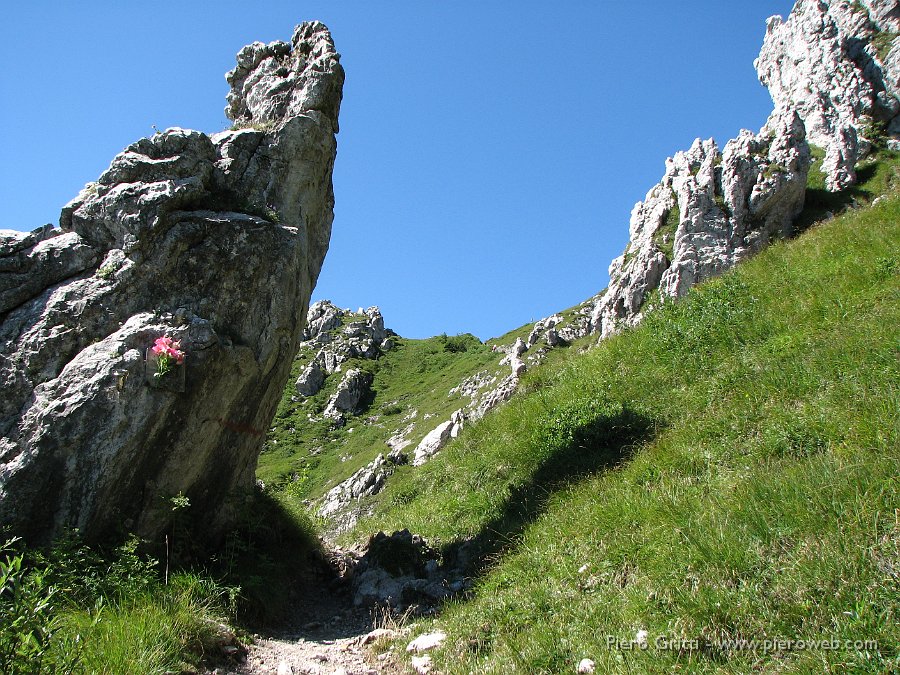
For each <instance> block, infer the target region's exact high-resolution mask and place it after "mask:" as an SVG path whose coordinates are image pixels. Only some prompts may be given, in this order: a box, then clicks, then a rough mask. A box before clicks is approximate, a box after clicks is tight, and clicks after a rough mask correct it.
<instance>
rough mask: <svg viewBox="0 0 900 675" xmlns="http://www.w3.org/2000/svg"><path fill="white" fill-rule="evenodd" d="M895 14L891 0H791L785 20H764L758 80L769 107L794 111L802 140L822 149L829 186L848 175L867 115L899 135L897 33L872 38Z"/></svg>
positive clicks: (892, 26) (894, 21) (862, 146)
mask: <svg viewBox="0 0 900 675" xmlns="http://www.w3.org/2000/svg"><path fill="white" fill-rule="evenodd" d="M898 15H900V10H898V5H897V3H896V1H894V0H891V1H887V0H866V1H865V2H863V3H862V4H860V3H850V2H843V1H836V0H798V2H797V3H796V5H795V6H794V9H793V10H792V11H791V13H790V16H788V18H787V20H786V21H784V20H782V18H781V17H780V16H773V17H771V18H770V19H769V20H768V22H767V24H766V37H765V40H764V43H763V47H762V50H761V51H760V53H759V58H757V60H756V62H755V65H756V70H757V73H758V74H759V79H760V82H762V83H763V84H764V85H765V86H766V87H768V89H769V93H770V94H771V96H772V100H773V101H774V102H775V107H776V109H778V110H783V109H791V110H794V111H796V113H797V114H798V115H799V116H800V118H801V119H802V120H803V122H804V124H805V125H806V134H807V138H808V139H809V142H810V143H812V144H814V145H818V146H820V147H822V148H824V149H825V159H824V161H823V165H822V168H823V171H825V173H826V174H827V177H828V178H827V184H828V187H829V189H831V190H840V189H843V188H845V187H847V186H848V185H852V184H853V183H854V182H856V174H855V170H854V166H855V164H856V162H857V160H858V159H860V157H862V156H864V155H865V154H866V153H867V152H868V150H869V147H870V141H872V140H875V139H874V138H870V137H869V138H867V136H869V135H871V131H870V130H871V129H874V128H875V127H874V125H873V122H877V123H878V124H879V125H880V126H881V127H882V128H884V129H886V130H887V132H888V133H889V134H891V135H892V136H893V137H894V138H898V137H900V128H898V127H900V119H898V113H900V100H898V99H900V68H898V65H900V48H898V44H900V41H898V40H897V39H896V37H895V39H894V40H893V43H892V46H891V49H890V50H889V51H888V53H887V54H884V53H879V50H878V48H877V41H876V40H875V39H874V38H875V37H876V36H878V35H879V34H880V33H881V34H882V35H881V39H883V37H884V35H883V33H884V32H887V33H888V35H890V34H892V33H896V31H897V27H898Z"/></svg>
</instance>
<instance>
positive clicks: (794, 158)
mask: <svg viewBox="0 0 900 675" xmlns="http://www.w3.org/2000/svg"><path fill="white" fill-rule="evenodd" d="M809 162H810V154H809V148H808V146H807V145H806V141H805V137H804V132H803V123H802V122H801V121H800V119H799V117H798V116H797V115H796V114H794V113H792V112H790V111H782V112H779V113H775V114H773V115H772V117H771V118H770V119H769V121H768V123H767V124H766V126H765V127H764V128H763V129H762V131H761V132H760V133H759V134H756V135H754V134H752V133H750V132H749V131H742V132H741V134H740V135H739V136H738V137H737V138H735V139H732V140H730V141H728V143H726V145H725V149H724V150H723V151H722V152H719V149H718V147H717V146H716V143H715V141H713V140H712V139H710V140H707V141H700V140H699V139H697V141H695V142H694V144H693V145H692V146H691V148H690V150H688V151H687V152H679V153H677V154H676V155H675V157H673V158H672V159H669V160H667V161H666V172H665V175H664V176H663V178H662V180H661V181H660V182H659V183H658V184H657V185H655V186H654V187H653V188H652V189H651V190H650V191H649V192H648V193H647V196H646V198H645V199H644V201H643V202H639V203H638V204H637V205H635V207H634V210H633V211H632V212H631V223H630V226H629V228H630V234H631V238H630V242H629V244H628V248H627V249H626V250H625V253H624V254H623V255H621V256H619V257H618V258H616V259H615V260H613V262H612V264H611V265H610V268H609V275H610V284H609V288H608V289H607V291H606V293H605V294H604V295H603V297H602V299H601V300H600V301H599V302H598V303H597V306H596V307H595V309H594V316H593V322H594V329H595V330H596V331H597V332H599V333H600V335H601V336H602V337H606V336H607V335H610V334H611V333H613V332H615V331H616V330H617V329H618V327H620V326H624V325H631V324H634V323H636V322H637V321H638V320H640V316H641V310H642V308H643V307H644V304H645V302H647V300H648V299H649V298H650V296H651V293H653V292H654V291H657V290H658V291H659V294H660V296H661V297H671V298H678V297H681V296H683V295H684V294H685V293H687V291H688V289H690V288H691V287H692V286H693V285H694V284H697V283H699V282H701V281H704V280H706V279H709V278H710V277H713V276H715V275H717V274H720V273H721V272H723V271H725V270H727V269H729V268H731V267H733V266H734V265H735V264H737V263H738V262H740V261H741V260H744V259H745V258H747V257H749V256H751V255H753V254H754V253H756V252H758V251H759V250H761V249H762V248H763V247H765V246H766V245H767V244H768V243H769V242H770V241H771V240H772V239H773V238H775V237H780V236H785V235H790V234H791V233H792V223H793V220H794V218H796V216H797V215H798V214H799V213H800V211H801V210H802V208H803V201H804V196H805V192H806V176H807V172H808V170H809Z"/></svg>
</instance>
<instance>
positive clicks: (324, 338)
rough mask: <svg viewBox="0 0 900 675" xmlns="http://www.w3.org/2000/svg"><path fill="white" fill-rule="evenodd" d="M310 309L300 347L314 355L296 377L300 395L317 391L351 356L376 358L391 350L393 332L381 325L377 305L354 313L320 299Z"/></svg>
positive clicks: (353, 357) (382, 319)
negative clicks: (390, 339) (307, 323)
mask: <svg viewBox="0 0 900 675" xmlns="http://www.w3.org/2000/svg"><path fill="white" fill-rule="evenodd" d="M309 311H310V320H309V325H308V327H307V329H306V331H305V332H304V335H303V342H302V343H301V344H300V349H301V350H302V351H312V352H314V353H315V356H314V357H313V358H312V359H311V360H310V361H309V363H308V364H307V365H306V367H305V368H304V369H303V371H302V372H301V373H300V377H298V378H297V382H296V384H295V386H296V389H297V393H298V394H300V395H301V396H307V397H308V396H315V395H316V394H317V393H319V391H321V389H322V387H323V386H324V385H325V380H326V378H327V377H328V376H329V375H332V374H333V373H336V372H338V371H339V370H340V369H341V366H342V365H343V364H344V363H346V362H347V361H349V360H350V359H375V358H378V356H380V355H381V353H382V352H383V351H387V350H388V349H390V343H389V338H390V337H391V336H392V335H394V333H393V331H391V330H388V329H386V328H385V327H384V318H383V317H382V316H381V312H380V311H379V309H378V308H377V307H369V308H368V309H366V310H361V311H360V312H356V313H354V312H351V311H350V310H345V309H341V308H339V307H336V306H335V305H333V304H332V303H331V302H329V301H328V300H320V301H318V302H315V303H313V304H312V306H311V307H310V310H309Z"/></svg>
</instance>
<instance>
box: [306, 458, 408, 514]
mask: <svg viewBox="0 0 900 675" xmlns="http://www.w3.org/2000/svg"><path fill="white" fill-rule="evenodd" d="M407 461H408V459H407V457H406V455H405V454H403V453H402V452H401V451H400V450H392V451H391V452H389V453H388V454H387V456H385V455H384V454H379V455H378V457H376V458H375V459H374V460H372V461H371V462H369V463H368V464H367V465H366V466H364V467H363V468H361V469H360V470H359V471H357V472H356V473H354V474H353V475H352V476H350V478H348V479H347V480H345V481H342V482H340V483H338V484H337V485H335V486H334V487H333V488H331V489H330V490H329V491H328V492H327V493H326V494H325V498H324V499H323V500H322V503H321V505H320V506H319V508H318V514H319V516H320V517H322V518H330V519H331V520H332V521H333V522H332V526H333V527H334V529H335V530H336V531H343V530H346V529H348V528H350V527H352V526H353V525H354V524H355V523H356V521H357V520H359V517H360V515H361V511H359V510H356V509H349V510H348V509H347V506H348V505H350V504H353V503H355V502H359V500H361V499H363V498H364V497H371V496H373V495H377V494H378V493H379V492H381V489H382V488H383V487H384V482H385V480H386V479H387V477H388V476H390V475H391V474H392V473H393V472H394V467H395V466H398V465H401V464H406V462H407Z"/></svg>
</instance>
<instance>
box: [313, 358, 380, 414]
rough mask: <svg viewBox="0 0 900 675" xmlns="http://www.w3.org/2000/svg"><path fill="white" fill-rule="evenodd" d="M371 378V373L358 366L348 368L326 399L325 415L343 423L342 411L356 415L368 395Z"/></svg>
mask: <svg viewBox="0 0 900 675" xmlns="http://www.w3.org/2000/svg"><path fill="white" fill-rule="evenodd" d="M372 379H373V378H372V373H367V372H366V371H364V370H360V369H359V368H353V369H351V370H348V371H347V372H346V373H345V374H344V377H343V379H342V380H341V382H340V384H339V385H338V388H337V391H335V392H334V394H333V395H332V397H331V398H330V399H328V404H327V405H326V406H325V412H324V413H323V414H324V415H325V417H330V418H332V419H334V420H340V421H341V423H343V420H344V413H348V414H350V415H356V414H357V413H359V412H361V411H362V409H363V407H364V405H365V402H366V399H367V398H368V397H369V387H371V386H372Z"/></svg>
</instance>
